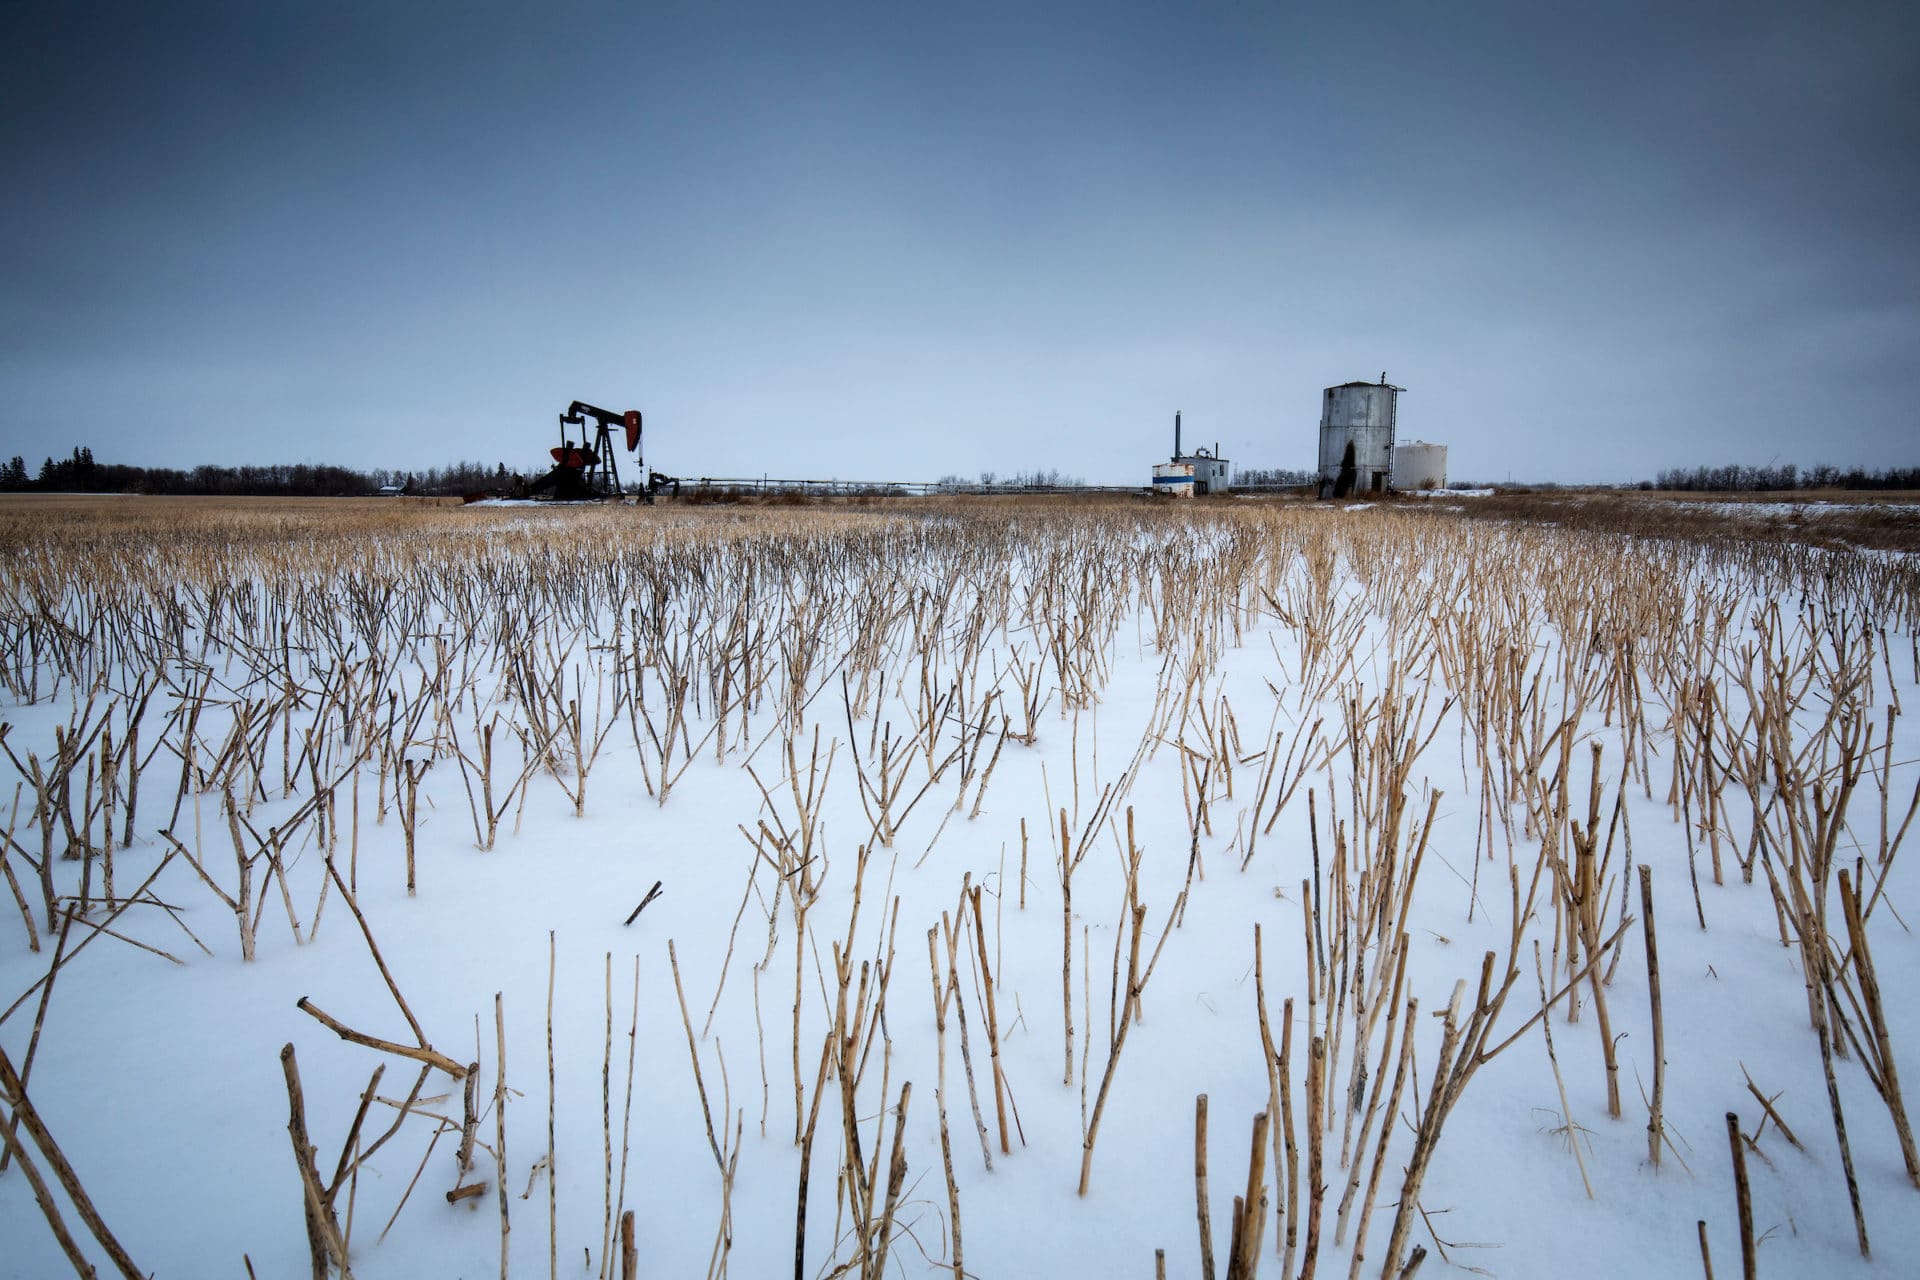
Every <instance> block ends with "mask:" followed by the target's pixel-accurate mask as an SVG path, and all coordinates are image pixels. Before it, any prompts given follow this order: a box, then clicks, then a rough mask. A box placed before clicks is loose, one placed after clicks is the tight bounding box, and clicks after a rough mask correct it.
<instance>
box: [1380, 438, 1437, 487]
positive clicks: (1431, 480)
mask: <svg viewBox="0 0 1920 1280" xmlns="http://www.w3.org/2000/svg"><path fill="white" fill-rule="evenodd" d="M1393 487H1394V488H1396V489H1444V488H1446V487H1447V446H1445V445H1443V444H1429V443H1427V442H1426V441H1425V440H1409V441H1407V442H1406V443H1405V444H1397V445H1395V446H1394V447H1393Z"/></svg>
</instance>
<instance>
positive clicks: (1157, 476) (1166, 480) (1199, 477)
mask: <svg viewBox="0 0 1920 1280" xmlns="http://www.w3.org/2000/svg"><path fill="white" fill-rule="evenodd" d="M1232 474H1233V471H1232V465H1231V464H1230V463H1229V462H1228V461H1227V460H1226V459H1225V458H1223V457H1221V456H1220V446H1219V444H1218V443H1216V444H1215V445H1214V447H1213V448H1212V449H1211V450H1208V449H1205V448H1200V449H1196V450H1194V451H1193V452H1192V453H1184V452H1182V451H1181V448H1180V414H1179V413H1178V412H1177V411H1176V412H1175V413H1174V415H1173V458H1172V460H1171V461H1168V462H1159V463H1155V464H1154V468H1153V491H1154V492H1155V493H1162V494H1166V495H1168V496H1170V497H1175V498H1193V497H1205V496H1207V495H1208V494H1211V493H1226V492H1227V491H1228V490H1229V489H1230V488H1231V479H1232Z"/></svg>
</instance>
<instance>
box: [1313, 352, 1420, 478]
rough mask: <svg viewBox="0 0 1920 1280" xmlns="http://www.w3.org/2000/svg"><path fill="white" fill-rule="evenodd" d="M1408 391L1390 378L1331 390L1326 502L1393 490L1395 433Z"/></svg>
mask: <svg viewBox="0 0 1920 1280" xmlns="http://www.w3.org/2000/svg"><path fill="white" fill-rule="evenodd" d="M1405 389H1406V388H1404V387H1396V386H1393V385H1391V384H1390V383H1388V382H1387V381H1386V379H1384V378H1382V379H1381V380H1380V381H1379V382H1346V383H1342V384H1341V385H1339V386H1337V387H1328V388H1327V391H1326V395H1325V396H1324V397H1323V399H1322V400H1321V407H1320V494H1321V496H1322V497H1341V498H1344V497H1347V496H1349V495H1351V494H1358V493H1384V492H1386V490H1387V489H1388V488H1389V487H1391V485H1392V484H1393V429H1394V423H1395V420H1396V418H1397V415H1398V400H1399V396H1400V393H1401V392H1402V391H1404V390H1405ZM1349 467H1350V468H1351V469H1349Z"/></svg>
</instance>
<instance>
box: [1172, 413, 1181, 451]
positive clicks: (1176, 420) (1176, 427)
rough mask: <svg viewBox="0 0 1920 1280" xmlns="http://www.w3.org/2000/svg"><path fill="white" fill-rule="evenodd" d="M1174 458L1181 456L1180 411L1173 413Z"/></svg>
mask: <svg viewBox="0 0 1920 1280" xmlns="http://www.w3.org/2000/svg"><path fill="white" fill-rule="evenodd" d="M1173 456H1174V457H1175V458H1178V457H1179V456H1180V411H1179V410H1178V409H1175V410H1174V411H1173Z"/></svg>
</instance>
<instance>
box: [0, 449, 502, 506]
mask: <svg viewBox="0 0 1920 1280" xmlns="http://www.w3.org/2000/svg"><path fill="white" fill-rule="evenodd" d="M512 483H513V475H512V473H511V472H509V471H508V470H507V464H506V463H504V462H500V463H495V464H494V465H493V466H487V465H486V464H485V463H481V462H456V463H452V464H450V465H448V466H445V467H429V468H427V469H426V470H424V471H389V470H380V469H375V470H371V471H356V470H354V469H353V468H351V467H336V466H331V465H328V464H326V463H306V462H299V463H278V464H266V465H250V466H233V467H221V466H199V467H191V468H187V469H181V468H177V467H136V466H128V465H126V464H123V463H117V462H98V461H95V459H94V456H93V450H92V449H90V448H88V447H87V446H85V445H81V446H79V447H77V448H75V449H74V450H73V452H72V453H71V454H69V455H68V456H66V457H64V458H57V459H56V458H51V457H50V458H47V459H46V460H45V461H43V462H42V463H41V464H40V468H39V470H38V471H34V472H30V471H28V469H27V462H26V459H25V458H23V457H21V456H20V455H18V454H15V455H14V456H13V457H12V458H11V459H9V460H7V461H6V462H4V463H0V490H6V491H13V492H43V493H149V494H188V495H204V496H219V497H250V496H251V497H287V498H308V497H312V498H333V497H343V498H351V497H369V496H372V495H375V494H378V493H379V492H381V490H382V489H383V488H390V487H393V486H399V487H402V488H405V489H406V491H407V492H408V493H415V494H429V495H456V494H466V493H477V492H482V491H486V492H491V491H494V490H503V489H506V488H508V487H510V486H511V485H512Z"/></svg>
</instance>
